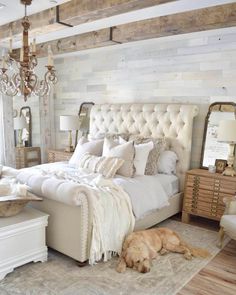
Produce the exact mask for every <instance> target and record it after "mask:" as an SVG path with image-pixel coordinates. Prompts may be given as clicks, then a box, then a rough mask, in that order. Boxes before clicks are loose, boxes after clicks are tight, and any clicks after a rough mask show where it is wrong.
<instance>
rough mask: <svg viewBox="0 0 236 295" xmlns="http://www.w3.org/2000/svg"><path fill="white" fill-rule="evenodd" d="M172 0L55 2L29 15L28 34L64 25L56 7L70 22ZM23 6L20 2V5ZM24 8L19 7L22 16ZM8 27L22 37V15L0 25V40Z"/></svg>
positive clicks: (78, 0) (47, 30) (4, 39)
mask: <svg viewBox="0 0 236 295" xmlns="http://www.w3.org/2000/svg"><path fill="white" fill-rule="evenodd" d="M171 1H174V0H145V1H144V0H102V1H94V0H71V1H69V2H66V3H64V4H61V5H59V6H58V8H56V7H53V8H50V9H47V10H44V11H41V12H39V13H36V14H33V15H30V16H29V20H30V23H31V29H30V35H31V36H32V37H34V36H39V35H43V34H47V33H50V32H55V31H58V30H60V29H63V28H65V26H64V25H63V24H61V23H58V19H57V9H58V12H59V16H60V22H62V23H65V24H69V25H73V26H75V25H78V24H81V23H86V22H91V21H94V20H98V19H102V18H104V17H109V16H112V15H117V14H120V13H124V12H129V11H133V10H137V9H141V8H144V7H150V6H153V5H158V4H163V3H167V2H171ZM22 7H23V6H22ZM23 14H24V10H23V8H22V18H23ZM10 30H12V35H13V36H14V38H15V40H21V38H22V36H21V35H22V25H21V19H20V20H17V21H14V22H12V23H9V24H6V25H3V26H0V40H1V42H8V40H9V36H10Z"/></svg>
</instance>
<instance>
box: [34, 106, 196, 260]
mask: <svg viewBox="0 0 236 295" xmlns="http://www.w3.org/2000/svg"><path fill="white" fill-rule="evenodd" d="M197 114H198V108H197V106H194V105H179V104H103V105H95V106H93V108H92V110H91V114H90V135H91V136H92V137H96V136H97V135H98V134H101V133H129V134H139V135H141V136H144V137H150V136H151V137H166V138H167V139H168V149H170V150H173V151H174V152H175V153H176V154H177V155H178V158H179V161H178V163H177V173H176V174H177V177H178V181H177V180H176V179H172V182H173V183H175V186H176V183H177V187H178V188H177V189H176V188H175V189H176V191H178V192H177V193H176V191H175V190H173V195H171V196H169V205H168V206H165V207H163V208H162V209H160V210H152V211H150V212H149V213H148V214H145V215H144V216H142V218H138V219H136V221H135V230H140V229H145V228H149V227H151V226H153V225H155V224H157V223H159V222H161V221H162V220H164V219H167V218H168V217H170V216H172V215H174V214H176V213H178V212H180V211H181V208H182V195H183V193H182V191H183V187H184V178H185V172H186V171H187V170H188V169H189V166H190V156H191V145H192V127H193V119H194V117H195V116H196V115H197ZM162 181H163V182H166V183H167V184H168V183H169V184H170V183H172V182H171V180H166V179H163V180H162ZM169 188H170V185H169ZM169 194H170V193H169ZM33 207H35V208H36V209H39V210H41V211H43V212H46V213H48V214H49V215H50V218H49V225H48V228H47V245H48V246H49V247H51V248H53V249H55V250H57V251H59V252H62V253H64V254H66V255H68V256H70V257H72V258H73V259H75V260H77V261H79V262H85V261H86V260H87V259H88V255H89V245H90V242H91V222H90V216H91V212H90V206H89V203H88V198H87V197H86V195H85V194H82V193H81V195H80V199H79V204H78V206H71V205H69V204H65V203H62V202H59V201H56V200H52V199H48V198H45V199H44V201H43V202H41V203H37V204H36V203H35V204H33Z"/></svg>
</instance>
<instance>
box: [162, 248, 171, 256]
mask: <svg viewBox="0 0 236 295" xmlns="http://www.w3.org/2000/svg"><path fill="white" fill-rule="evenodd" d="M167 253H169V251H168V250H166V249H164V248H162V249H161V251H160V254H161V255H165V254H167Z"/></svg>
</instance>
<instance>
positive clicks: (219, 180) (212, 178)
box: [182, 169, 236, 223]
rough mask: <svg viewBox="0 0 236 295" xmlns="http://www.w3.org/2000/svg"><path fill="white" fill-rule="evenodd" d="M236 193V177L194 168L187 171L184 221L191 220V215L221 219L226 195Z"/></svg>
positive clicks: (229, 195) (231, 195)
mask: <svg viewBox="0 0 236 295" xmlns="http://www.w3.org/2000/svg"><path fill="white" fill-rule="evenodd" d="M235 194H236V177H230V176H223V175H221V174H218V173H209V172H208V170H203V169H193V170H190V171H188V172H187V174H186V180H185V190H184V203H183V212H182V221H183V222H185V223H188V222H189V218H190V216H191V215H197V216H202V217H206V218H209V219H214V220H220V218H221V216H222V215H223V213H224V209H225V205H224V203H223V198H224V197H233V196H235Z"/></svg>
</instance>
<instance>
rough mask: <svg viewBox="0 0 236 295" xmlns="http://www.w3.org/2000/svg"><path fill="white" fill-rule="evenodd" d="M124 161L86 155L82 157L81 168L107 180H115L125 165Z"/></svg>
mask: <svg viewBox="0 0 236 295" xmlns="http://www.w3.org/2000/svg"><path fill="white" fill-rule="evenodd" d="M123 163H124V160H123V159H120V158H115V157H97V156H94V155H91V154H89V153H86V154H84V155H83V156H82V158H81V160H80V163H79V168H83V169H88V170H89V171H91V172H95V173H100V174H102V175H103V176H104V177H105V178H113V177H114V176H115V174H116V172H117V170H118V169H119V168H120V167H121V166H122V165H123Z"/></svg>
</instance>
